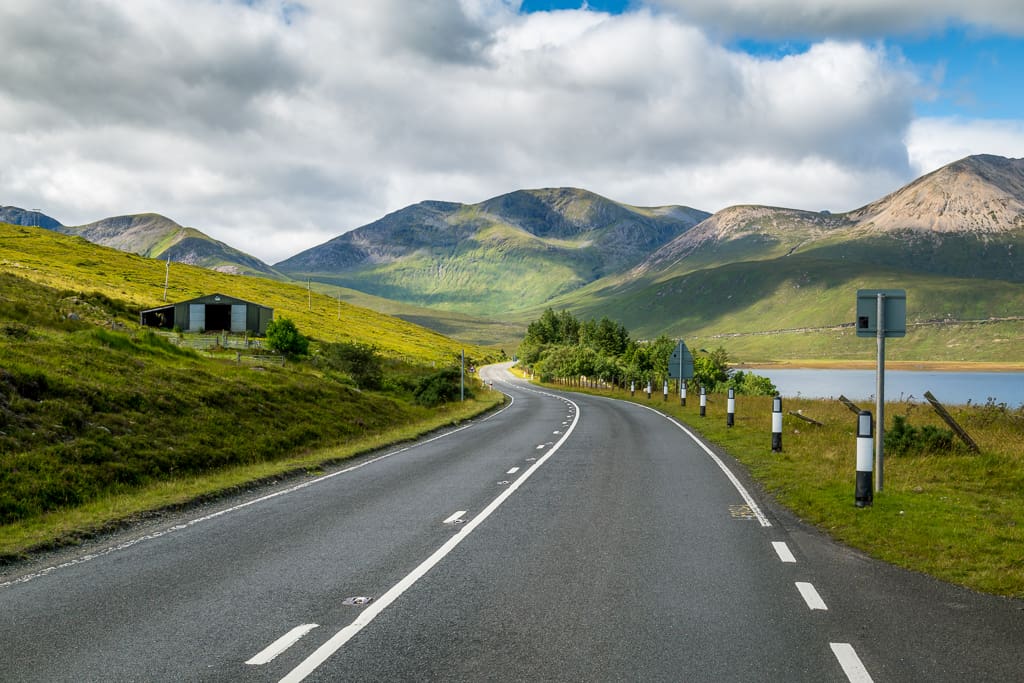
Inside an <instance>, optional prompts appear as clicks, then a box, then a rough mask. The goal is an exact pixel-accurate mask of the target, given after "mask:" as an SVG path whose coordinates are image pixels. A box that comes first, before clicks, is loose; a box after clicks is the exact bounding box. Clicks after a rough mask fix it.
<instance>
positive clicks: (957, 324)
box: [524, 255, 1024, 361]
mask: <svg viewBox="0 0 1024 683" xmlns="http://www.w3.org/2000/svg"><path fill="white" fill-rule="evenodd" d="M873 288H894V289H905V290H906V292H907V323H908V326H909V329H908V335H907V337H906V338H904V339H900V340H896V341H894V343H893V344H892V345H891V350H890V353H891V354H892V357H894V358H906V359H921V360H928V359H933V360H979V361H980V360H1002V361H1024V343H1022V342H1024V322H1022V321H1021V320H1014V318H1024V285H1021V284H1018V283H1014V282H1006V281H1000V280H982V279H977V278H974V279H967V278H957V277H947V276H940V275H932V274H928V273H908V272H901V271H899V270H896V269H894V268H892V267H886V266H866V265H865V264H863V263H849V262H843V261H832V260H822V259H815V258H813V257H811V256H802V255H794V256H789V257H782V258H776V259H771V260H764V261H746V262H741V263H731V264H727V265H722V266H719V267H716V268H708V269H703V270H698V271H696V272H691V273H687V274H685V275H680V276H676V277H668V278H666V279H663V280H660V281H657V282H642V281H635V282H633V283H630V284H628V285H621V284H615V283H611V284H609V283H595V284H594V285H591V286H589V287H587V288H586V289H584V290H580V291H578V292H574V293H573V294H571V295H568V296H565V297H560V298H558V299H556V300H554V301H552V302H550V305H551V306H553V307H554V308H556V309H558V308H568V309H570V310H573V311H575V312H576V313H577V315H580V316H581V317H583V318H591V317H594V318H598V317H601V316H605V315H607V316H608V317H610V318H613V319H615V320H618V321H621V322H622V323H623V324H624V325H626V327H627V328H629V329H630V330H631V332H633V334H634V335H635V336H638V337H641V338H644V337H656V336H658V335H659V334H667V335H669V336H672V337H682V338H688V339H689V338H694V339H698V338H699V339H701V340H704V342H703V343H706V344H714V345H716V346H717V345H722V346H725V347H726V348H727V349H732V350H736V351H738V352H742V357H743V358H744V359H745V360H770V359H782V358H871V357H873V354H874V345H873V343H872V342H870V340H864V339H862V338H858V337H856V334H855V332H854V330H853V329H852V328H849V329H843V328H842V327H841V326H844V325H845V326H850V325H852V323H853V321H854V318H855V310H856V292H857V290H858V289H873ZM537 314H539V309H538V310H536V311H531V312H529V314H526V315H524V318H529V316H531V315H537ZM1003 318H1008V319H1010V320H999V319H1003ZM978 321H984V322H978Z"/></svg>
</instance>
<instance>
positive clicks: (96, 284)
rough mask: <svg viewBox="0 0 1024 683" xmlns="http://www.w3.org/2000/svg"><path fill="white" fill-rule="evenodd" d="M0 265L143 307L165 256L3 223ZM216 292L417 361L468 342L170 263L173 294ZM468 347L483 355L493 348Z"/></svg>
mask: <svg viewBox="0 0 1024 683" xmlns="http://www.w3.org/2000/svg"><path fill="white" fill-rule="evenodd" d="M0 269H2V270H4V271H7V272H10V273H12V274H15V275H18V276H20V277H25V278H28V279H31V280H34V281H36V282H40V283H42V284H46V285H49V286H51V287H55V288H57V289H63V290H68V291H71V292H99V293H102V294H104V295H105V296H107V297H109V298H111V299H113V300H116V301H121V302H124V303H125V304H127V305H129V306H136V307H138V308H139V309H143V308H149V307H153V306H158V305H161V304H162V303H163V302H164V278H165V273H166V272H167V271H166V262H164V261H161V260H154V259H150V258H145V257H142V256H137V255H135V254H129V253H125V252H122V251H118V250H116V249H112V248H107V247H102V246H98V245H95V244H92V243H90V242H88V241H86V240H85V239H83V238H79V237H70V236H65V235H61V234H58V233H54V232H50V231H47V230H43V229H41V228H32V227H20V226H14V225H8V224H0ZM215 292H216V293H221V294H226V295H228V296H234V297H238V298H241V299H245V300H248V301H253V302H257V303H260V304H263V305H266V306H270V307H272V308H273V309H274V315H275V317H278V318H281V317H284V318H290V319H292V320H293V321H294V322H295V324H296V325H297V326H298V327H299V329H300V330H301V331H302V332H303V333H305V334H307V335H309V336H311V337H313V338H316V339H321V340H325V341H337V340H358V341H362V342H367V343H372V344H375V345H377V346H378V347H379V348H380V350H381V352H382V353H384V354H386V355H390V356H403V357H407V358H408V359H409V360H411V361H414V362H436V361H449V360H451V359H452V358H453V357H454V356H455V355H457V354H459V352H460V351H461V349H462V348H463V346H464V345H463V344H460V343H458V342H456V341H454V340H452V339H450V338H448V337H445V336H443V335H441V334H438V333H436V332H432V331H430V330H427V329H425V328H423V327H419V326H417V325H414V324H411V323H408V322H406V321H403V320H400V319H398V318H394V317H391V316H388V315H384V314H381V313H377V312H375V311H371V310H369V309H366V308H361V307H358V306H353V305H351V304H349V303H346V302H339V301H338V300H337V299H335V298H331V297H328V296H325V295H323V294H320V293H317V292H310V291H308V290H307V288H306V287H305V285H298V284H289V283H282V282H277V281H274V280H268V279H264V278H257V277H244V276H237V275H228V274H225V273H219V272H215V271H211V270H207V269H204V268H200V267H195V266H187V265H183V264H179V263H171V265H170V278H169V284H168V288H167V301H168V302H174V301H181V300H185V299H191V298H194V297H197V296H201V295H204V294H212V293H215ZM470 350H471V351H472V353H473V355H475V356H478V357H483V356H484V355H487V354H489V353H491V352H490V351H488V350H485V349H481V348H472V349H470ZM467 352H469V350H468V351H467Z"/></svg>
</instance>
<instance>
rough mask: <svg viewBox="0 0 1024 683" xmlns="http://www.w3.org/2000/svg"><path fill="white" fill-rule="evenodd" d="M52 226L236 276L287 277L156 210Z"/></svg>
mask: <svg viewBox="0 0 1024 683" xmlns="http://www.w3.org/2000/svg"><path fill="white" fill-rule="evenodd" d="M51 229H53V230H56V231H58V232H62V233H64V234H67V235H77V236H78V237H82V238H83V239H86V240H88V241H90V242H93V243H94V244H101V245H103V246H105V247H113V248H114V249H120V250H121V251H127V252H131V253H133V254H138V255H140V256H149V257H151V258H158V259H162V260H166V259H168V258H169V259H170V260H171V261H174V262H176V263H187V264H189V265H193V266H199V267H201V268H209V269H211V270H217V271H221V272H224V273H233V274H236V275H255V276H258V277H271V278H276V279H279V280H284V279H287V278H286V277H285V276H283V275H282V274H281V273H279V272H277V271H275V270H274V269H273V268H271V267H270V266H268V265H267V264H266V263H263V261H260V260H259V259H258V258H256V257H254V256H250V255H248V254H246V253H244V252H242V251H239V250H238V249H235V248H234V247H231V246H228V245H227V244H224V243H223V242H219V241H217V240H215V239H213V238H212V237H210V236H208V235H205V234H204V233H202V232H200V231H198V230H196V229H195V228H185V227H182V226H180V225H178V224H177V223H175V222H174V221H172V220H171V219H169V218H167V217H165V216H161V215H159V214H155V213H143V214H136V215H132V216H114V217H112V218H104V219H103V220H99V221H96V222H94V223H88V224H86V225H77V226H60V227H55V228H51Z"/></svg>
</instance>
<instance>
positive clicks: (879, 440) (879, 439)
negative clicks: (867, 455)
mask: <svg viewBox="0 0 1024 683" xmlns="http://www.w3.org/2000/svg"><path fill="white" fill-rule="evenodd" d="M876 318H877V319H878V322H877V330H876V331H875V338H876V339H877V340H878V366H877V367H878V370H877V372H876V374H875V415H877V416H878V419H877V421H876V423H875V491H881V490H882V485H883V483H884V482H883V471H884V458H885V454H884V453H883V448H884V444H883V441H884V440H885V294H882V293H881V292H879V293H878V309H877V311H876Z"/></svg>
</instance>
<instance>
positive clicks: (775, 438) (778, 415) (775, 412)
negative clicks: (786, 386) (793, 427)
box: [772, 396, 782, 453]
mask: <svg viewBox="0 0 1024 683" xmlns="http://www.w3.org/2000/svg"><path fill="white" fill-rule="evenodd" d="M781 451H782V397H781V396H776V397H775V398H773V399H772V453H779V452H781Z"/></svg>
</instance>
